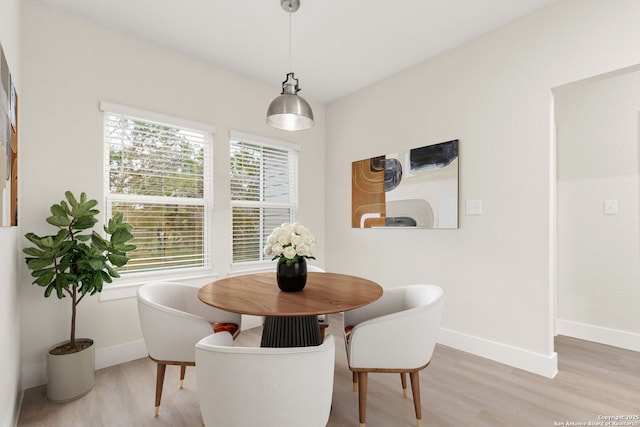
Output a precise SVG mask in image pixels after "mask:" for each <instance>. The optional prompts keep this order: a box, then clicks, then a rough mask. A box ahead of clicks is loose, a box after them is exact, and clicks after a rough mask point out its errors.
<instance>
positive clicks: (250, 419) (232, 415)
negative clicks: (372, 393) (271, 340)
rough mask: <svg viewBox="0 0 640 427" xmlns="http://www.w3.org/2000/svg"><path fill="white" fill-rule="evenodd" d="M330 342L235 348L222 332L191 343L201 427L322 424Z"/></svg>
mask: <svg viewBox="0 0 640 427" xmlns="http://www.w3.org/2000/svg"><path fill="white" fill-rule="evenodd" d="M334 360H335V341H334V338H333V336H331V335H328V336H327V338H326V339H325V340H324V342H323V343H322V344H321V345H319V346H311V347H286V348H265V347H234V346H233V339H232V338H231V335H229V334H226V333H222V334H214V335H211V336H208V337H206V338H203V339H202V340H200V342H198V344H196V376H197V380H198V396H199V398H200V410H201V412H202V418H203V421H204V424H205V425H206V426H224V427H234V426H238V427H245V426H261V427H299V426H309V427H312V426H318V427H320V426H325V425H326V424H327V421H328V420H329V413H330V411H331V399H332V394H333V373H334Z"/></svg>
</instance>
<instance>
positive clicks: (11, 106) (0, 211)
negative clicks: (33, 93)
mask: <svg viewBox="0 0 640 427" xmlns="http://www.w3.org/2000/svg"><path fill="white" fill-rule="evenodd" d="M12 225H18V96H17V95H16V90H15V86H14V84H13V80H12V78H11V73H10V72H9V65H8V63H7V59H6V58H5V56H4V50H3V49H2V46H0V226H12Z"/></svg>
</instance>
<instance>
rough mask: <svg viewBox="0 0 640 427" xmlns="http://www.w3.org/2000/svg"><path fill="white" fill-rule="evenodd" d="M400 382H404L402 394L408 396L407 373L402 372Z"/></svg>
mask: <svg viewBox="0 0 640 427" xmlns="http://www.w3.org/2000/svg"><path fill="white" fill-rule="evenodd" d="M400 382H401V383H402V395H403V396H404V397H405V398H406V397H407V396H408V394H407V373H406V372H400Z"/></svg>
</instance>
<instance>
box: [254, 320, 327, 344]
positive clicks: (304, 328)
mask: <svg viewBox="0 0 640 427" xmlns="http://www.w3.org/2000/svg"><path fill="white" fill-rule="evenodd" d="M320 344H322V340H321V339H320V324H319V323H318V316H291V317H289V316H265V318H264V328H263V330H262V342H261V343H260V346H261V347H307V346H312V345H320Z"/></svg>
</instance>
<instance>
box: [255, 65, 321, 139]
mask: <svg viewBox="0 0 640 427" xmlns="http://www.w3.org/2000/svg"><path fill="white" fill-rule="evenodd" d="M294 82H295V83H294ZM299 90H300V89H299V88H298V79H296V78H295V77H294V75H293V73H289V74H287V80H285V81H284V82H282V93H281V94H280V96H278V97H276V98H275V99H274V100H273V101H271V104H270V105H269V109H268V110H267V124H268V125H269V126H271V127H274V128H276V129H283V130H304V129H309V128H311V127H313V125H314V121H313V111H312V110H311V106H310V105H309V103H308V102H307V101H306V100H305V99H304V98H302V97H301V96H298V91H299Z"/></svg>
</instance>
